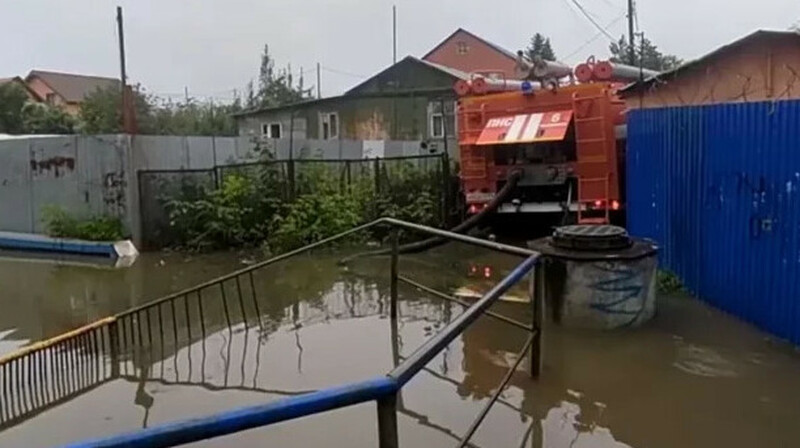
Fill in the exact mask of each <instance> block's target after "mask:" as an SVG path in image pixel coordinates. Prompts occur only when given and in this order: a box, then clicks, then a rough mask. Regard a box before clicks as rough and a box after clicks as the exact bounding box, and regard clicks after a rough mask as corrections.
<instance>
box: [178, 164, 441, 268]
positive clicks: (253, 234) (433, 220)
mask: <svg viewBox="0 0 800 448" xmlns="http://www.w3.org/2000/svg"><path fill="white" fill-rule="evenodd" d="M367 166H368V167H369V168H367V169H366V170H365V167H367ZM344 167H345V166H344V165H342V164H331V163H324V162H302V163H295V173H294V179H295V181H294V190H293V191H290V189H291V185H290V184H289V182H288V180H287V179H286V177H285V176H284V174H283V173H284V172H283V170H282V165H281V164H278V163H276V164H266V165H264V166H260V167H258V168H257V169H256V171H255V172H253V171H250V172H239V173H236V174H227V175H226V176H225V177H224V180H223V182H222V185H221V186H220V187H219V188H218V189H216V190H212V191H205V192H202V193H201V194H200V195H199V196H197V195H194V196H193V197H187V196H184V197H179V198H174V199H170V200H167V201H166V207H167V210H168V214H169V219H170V227H171V229H172V231H173V233H174V234H175V235H176V237H177V239H178V241H177V243H178V246H179V247H181V248H184V249H189V250H205V249H220V248H229V247H240V246H248V245H257V244H261V245H262V246H264V247H265V249H267V250H268V251H269V252H272V253H280V252H284V251H288V250H292V249H295V248H297V247H300V246H303V245H306V244H310V243H313V242H315V241H318V240H320V239H323V238H327V237H329V236H332V235H335V234H337V233H341V232H343V231H345V230H348V229H350V228H352V227H355V226H358V225H360V224H363V223H366V222H369V221H372V220H374V219H377V218H378V217H382V216H388V217H394V218H398V219H404V220H408V221H413V222H417V223H420V224H425V225H431V226H437V225H439V224H440V215H441V213H440V193H441V191H440V188H441V185H440V183H441V181H440V177H439V173H437V172H429V171H428V170H424V169H420V168H418V167H416V166H414V165H413V164H411V163H407V162H400V163H397V162H393V165H391V169H389V170H388V171H387V169H386V168H384V169H382V171H381V173H379V175H380V176H381V177H380V179H379V180H380V184H381V188H380V192H379V193H377V194H376V191H375V173H374V172H373V170H372V169H371V168H372V162H369V165H363V164H362V165H353V166H351V173H350V182H349V184H348V182H347V179H346V171H345V169H344ZM287 168H288V167H287ZM378 232H380V230H379V231H378ZM383 236H384V235H382V234H380V233H373V234H368V235H361V237H362V238H365V237H373V238H382V237H383Z"/></svg>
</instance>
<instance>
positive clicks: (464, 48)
mask: <svg viewBox="0 0 800 448" xmlns="http://www.w3.org/2000/svg"><path fill="white" fill-rule="evenodd" d="M467 53H469V46H468V45H467V43H466V42H456V54H458V55H462V56H463V55H465V54H467Z"/></svg>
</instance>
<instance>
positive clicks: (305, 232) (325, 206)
mask: <svg viewBox="0 0 800 448" xmlns="http://www.w3.org/2000/svg"><path fill="white" fill-rule="evenodd" d="M362 208H363V203H362V202H361V201H359V200H358V198H357V197H356V196H351V195H347V194H339V193H321V194H308V195H304V196H300V197H299V198H297V199H296V200H295V201H294V202H292V203H289V204H286V206H285V207H284V208H283V210H282V211H281V213H279V214H277V215H275V217H274V218H273V220H272V223H271V226H270V233H269V236H268V238H267V244H268V247H269V250H270V251H271V252H273V253H280V252H285V251H288V250H292V249H296V248H298V247H302V246H305V245H307V244H311V243H313V242H315V241H319V240H321V239H324V238H328V237H330V236H333V235H336V234H337V233H342V232H344V231H346V230H349V229H351V228H353V227H355V226H357V225H359V224H361V223H362V222H363V219H362V217H363V212H362Z"/></svg>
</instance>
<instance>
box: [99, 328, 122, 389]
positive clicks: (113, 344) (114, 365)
mask: <svg viewBox="0 0 800 448" xmlns="http://www.w3.org/2000/svg"><path fill="white" fill-rule="evenodd" d="M117 328H118V327H117V321H116V320H114V321H112V322H110V323H109V324H108V354H109V356H108V357H109V360H110V362H111V378H118V377H119V351H120V347H119V336H118V334H117V331H118V330H117ZM100 337H103V336H102V333H100Z"/></svg>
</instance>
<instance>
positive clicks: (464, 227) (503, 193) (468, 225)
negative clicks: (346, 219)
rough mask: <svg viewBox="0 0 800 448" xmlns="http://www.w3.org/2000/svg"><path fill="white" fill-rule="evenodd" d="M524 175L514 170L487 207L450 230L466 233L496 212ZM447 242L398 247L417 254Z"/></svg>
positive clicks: (371, 253) (383, 252)
mask: <svg viewBox="0 0 800 448" xmlns="http://www.w3.org/2000/svg"><path fill="white" fill-rule="evenodd" d="M521 177H522V173H521V172H520V171H514V172H513V173H511V174H510V175H509V177H508V181H507V182H506V184H505V185H504V186H503V188H501V189H500V191H498V192H497V194H496V195H495V197H494V198H493V199H492V200H491V201H489V203H488V204H486V207H485V208H484V209H483V210H481V212H480V213H478V214H475V215H472V216H470V217H469V218H468V219H466V220H464V222H462V223H461V224H459V225H457V226H455V227H453V228H452V229H450V232H453V233H466V232H468V231H469V230H470V229H472V228H473V227H475V226H476V225H477V224H478V223H479V222H481V221H482V220H483V219H484V218H485V217H487V216H489V215H490V214H492V213H494V212H495V211H496V210H497V208H498V207H500V205H501V204H502V203H503V202H505V200H506V199H507V198H508V196H509V195H510V194H511V193H512V192H513V191H514V190H515V189H516V187H517V183H518V182H519V179H520V178H521ZM445 243H447V240H446V239H445V238H441V237H438V236H437V237H432V238H428V239H425V240H422V241H417V242H414V243H408V244H403V245H401V246H400V247H399V248H398V252H399V253H401V254H417V253H420V252H424V251H426V250H428V249H433V248H434V247H438V246H441V245H443V244H445ZM390 253H392V249H391V248H387V249H377V250H373V251H368V252H361V253H358V254H355V255H351V256H349V257H347V258H343V259H342V260H340V261H339V264H347V263H349V262H351V261H353V260H356V259H359V258H365V257H376V256H379V255H388V254H390Z"/></svg>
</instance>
